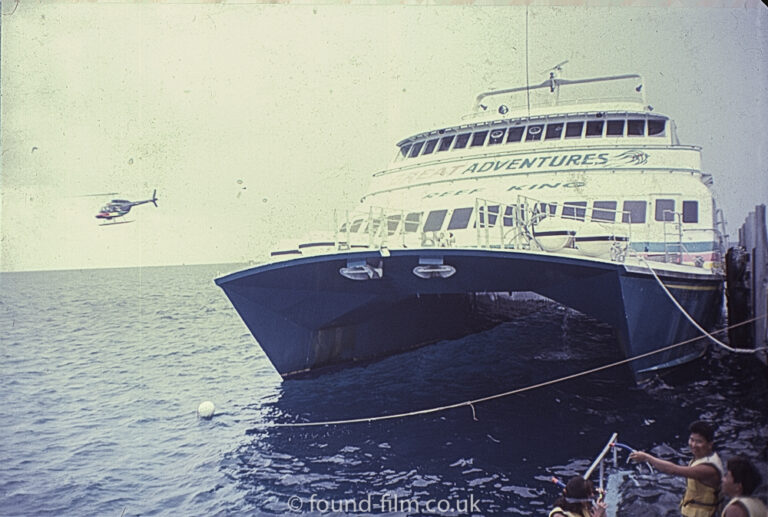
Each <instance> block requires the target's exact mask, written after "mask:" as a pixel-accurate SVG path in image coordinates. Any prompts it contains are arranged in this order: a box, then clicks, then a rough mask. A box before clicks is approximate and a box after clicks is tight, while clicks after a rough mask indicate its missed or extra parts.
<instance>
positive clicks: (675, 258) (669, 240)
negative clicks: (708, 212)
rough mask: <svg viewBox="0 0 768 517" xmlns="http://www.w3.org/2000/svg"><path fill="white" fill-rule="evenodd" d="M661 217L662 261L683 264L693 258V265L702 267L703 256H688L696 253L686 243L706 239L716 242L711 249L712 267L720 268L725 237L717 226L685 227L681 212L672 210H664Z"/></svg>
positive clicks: (703, 262)
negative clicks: (698, 235)
mask: <svg viewBox="0 0 768 517" xmlns="http://www.w3.org/2000/svg"><path fill="white" fill-rule="evenodd" d="M663 219H664V221H663V225H664V226H663V234H664V262H666V263H672V264H684V263H688V262H689V261H691V260H693V265H695V266H698V267H703V266H704V264H705V260H704V258H703V257H701V256H696V258H694V259H691V258H690V257H691V256H694V255H696V253H695V252H694V251H693V250H691V249H690V247H689V246H688V245H687V244H686V243H690V242H699V241H702V240H706V241H713V242H715V243H716V246H715V250H713V254H714V256H713V257H712V268H713V269H718V270H719V269H722V267H723V264H722V260H723V256H722V255H723V250H724V247H723V246H724V240H725V238H724V236H723V233H722V232H721V231H720V229H719V228H717V227H713V228H709V227H707V228H686V227H685V225H684V224H683V214H682V213H680V212H675V211H672V210H664V215H663ZM696 234H704V235H705V237H704V238H703V239H702V238H696V237H695V236H696Z"/></svg>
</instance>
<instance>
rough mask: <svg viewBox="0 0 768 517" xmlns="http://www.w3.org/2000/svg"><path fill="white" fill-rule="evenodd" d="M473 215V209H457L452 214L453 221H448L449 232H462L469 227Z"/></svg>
mask: <svg viewBox="0 0 768 517" xmlns="http://www.w3.org/2000/svg"><path fill="white" fill-rule="evenodd" d="M471 215H472V208H471V207H469V208H457V209H456V210H454V211H453V213H452V214H451V220H450V221H448V229H449V230H460V229H462V228H466V227H467V226H469V218H470V216H471Z"/></svg>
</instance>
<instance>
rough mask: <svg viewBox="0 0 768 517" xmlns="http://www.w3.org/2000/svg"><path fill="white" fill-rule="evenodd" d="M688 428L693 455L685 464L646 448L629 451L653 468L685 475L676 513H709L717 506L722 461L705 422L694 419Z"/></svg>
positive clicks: (705, 516)
mask: <svg viewBox="0 0 768 517" xmlns="http://www.w3.org/2000/svg"><path fill="white" fill-rule="evenodd" d="M688 431H689V432H690V436H689V438H688V446H689V447H690V448H691V453H692V454H693V459H692V460H691V461H690V463H688V465H687V466H682V465H677V464H675V463H672V462H671V461H666V460H662V459H659V458H657V457H655V456H653V455H651V454H648V453H647V452H642V451H635V452H633V453H632V454H630V455H629V458H630V459H631V460H634V461H642V462H646V463H648V464H650V465H651V466H653V467H656V469H657V470H659V471H661V472H664V473H666V474H671V475H673V476H680V477H684V478H686V479H687V484H686V488H685V494H684V495H683V499H682V501H680V514H681V515H683V516H685V517H713V516H714V515H715V514H716V513H717V509H718V507H719V506H720V502H721V498H720V481H721V479H722V477H723V473H724V472H723V462H722V461H721V460H720V457H719V456H718V455H717V453H716V452H715V451H714V445H715V440H714V437H715V430H714V428H713V427H712V426H711V425H710V424H708V423H707V422H704V421H701V420H697V421H695V422H693V423H692V424H691V425H690V426H689V427H688Z"/></svg>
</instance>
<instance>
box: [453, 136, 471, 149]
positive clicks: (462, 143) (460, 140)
mask: <svg viewBox="0 0 768 517" xmlns="http://www.w3.org/2000/svg"><path fill="white" fill-rule="evenodd" d="M469 135H470V133H462V134H461V135H458V136H457V137H456V143H455V144H454V145H453V148H454V149H464V148H465V147H467V142H468V141H469Z"/></svg>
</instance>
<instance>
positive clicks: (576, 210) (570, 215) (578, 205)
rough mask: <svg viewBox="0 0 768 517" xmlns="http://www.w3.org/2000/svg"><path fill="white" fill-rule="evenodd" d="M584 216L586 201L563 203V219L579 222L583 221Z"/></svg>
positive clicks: (585, 213)
mask: <svg viewBox="0 0 768 517" xmlns="http://www.w3.org/2000/svg"><path fill="white" fill-rule="evenodd" d="M586 215H587V202H586V201H566V202H565V203H563V219H578V220H579V221H583V220H584V217H585V216H586Z"/></svg>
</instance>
